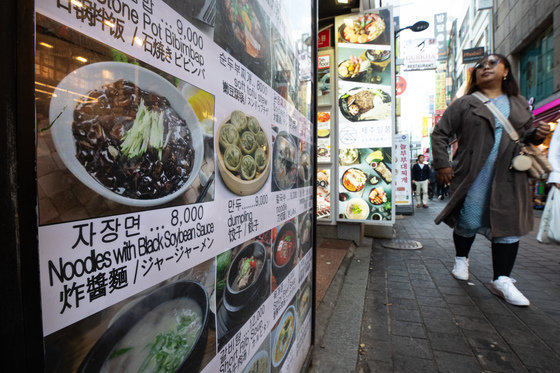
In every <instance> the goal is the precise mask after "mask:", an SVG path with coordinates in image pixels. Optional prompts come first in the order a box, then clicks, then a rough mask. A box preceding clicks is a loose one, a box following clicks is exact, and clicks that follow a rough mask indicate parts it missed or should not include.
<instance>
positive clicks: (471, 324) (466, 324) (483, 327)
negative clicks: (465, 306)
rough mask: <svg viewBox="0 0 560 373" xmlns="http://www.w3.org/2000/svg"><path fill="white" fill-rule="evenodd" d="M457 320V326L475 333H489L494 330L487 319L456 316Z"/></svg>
mask: <svg viewBox="0 0 560 373" xmlns="http://www.w3.org/2000/svg"><path fill="white" fill-rule="evenodd" d="M455 320H456V321H457V325H459V327H460V328H461V329H466V330H475V331H481V332H484V331H487V330H492V329H493V328H492V325H491V324H490V323H489V322H488V320H486V319H485V318H481V317H470V316H460V315H457V316H455Z"/></svg>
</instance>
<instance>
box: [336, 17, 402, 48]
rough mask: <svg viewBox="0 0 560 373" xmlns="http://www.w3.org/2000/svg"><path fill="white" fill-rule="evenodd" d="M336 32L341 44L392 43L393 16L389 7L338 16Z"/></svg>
mask: <svg viewBox="0 0 560 373" xmlns="http://www.w3.org/2000/svg"><path fill="white" fill-rule="evenodd" d="M339 20H342V22H340V23H339V22H337V25H336V30H335V31H336V33H337V40H338V43H339V44H345V43H346V44H358V45H364V44H378V45H390V43H391V34H390V29H391V22H392V20H391V17H390V12H389V10H387V9H382V10H379V11H373V12H367V13H364V14H357V15H348V16H344V17H339V18H337V21H339Z"/></svg>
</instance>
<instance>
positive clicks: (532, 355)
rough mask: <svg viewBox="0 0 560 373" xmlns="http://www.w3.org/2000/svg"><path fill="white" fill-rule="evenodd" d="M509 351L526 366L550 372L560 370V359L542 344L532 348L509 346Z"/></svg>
mask: <svg viewBox="0 0 560 373" xmlns="http://www.w3.org/2000/svg"><path fill="white" fill-rule="evenodd" d="M511 349H512V350H513V352H515V354H516V355H517V356H518V357H519V359H520V360H521V362H522V363H523V364H524V365H526V366H532V367H538V368H543V369H547V370H549V371H550V372H553V371H558V370H559V369H560V358H559V357H558V355H556V354H555V353H554V352H552V351H551V350H550V349H549V348H548V347H547V346H545V345H544V344H542V343H539V344H535V345H533V346H523V345H515V344H512V345H511Z"/></svg>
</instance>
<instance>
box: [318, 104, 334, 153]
mask: <svg viewBox="0 0 560 373" xmlns="http://www.w3.org/2000/svg"><path fill="white" fill-rule="evenodd" d="M331 131H332V128H331V112H330V111H320V112H318V113H317V162H319V163H327V162H330V161H331Z"/></svg>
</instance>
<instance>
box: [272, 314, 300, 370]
mask: <svg viewBox="0 0 560 373" xmlns="http://www.w3.org/2000/svg"><path fill="white" fill-rule="evenodd" d="M295 317H296V316H295V307H294V306H293V305H292V306H289V307H288V308H287V309H286V311H284V314H283V315H282V317H281V318H280V320H279V322H278V324H277V326H276V328H275V329H274V330H273V332H272V336H273V337H272V365H273V366H274V367H278V366H279V365H280V364H282V362H283V361H284V358H285V357H286V355H287V354H288V351H289V350H290V347H291V346H292V342H293V339H294V334H295V333H294V332H295V328H296V320H295Z"/></svg>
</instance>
